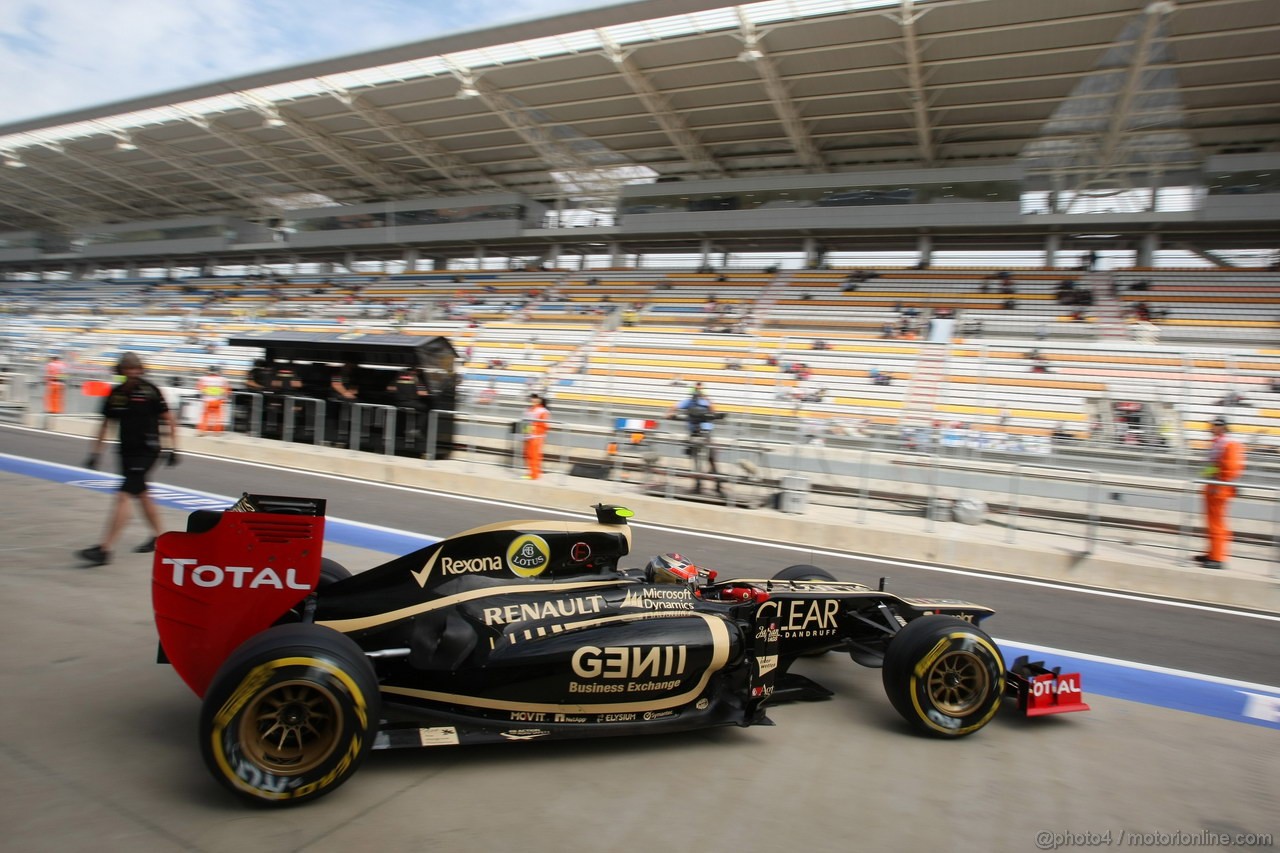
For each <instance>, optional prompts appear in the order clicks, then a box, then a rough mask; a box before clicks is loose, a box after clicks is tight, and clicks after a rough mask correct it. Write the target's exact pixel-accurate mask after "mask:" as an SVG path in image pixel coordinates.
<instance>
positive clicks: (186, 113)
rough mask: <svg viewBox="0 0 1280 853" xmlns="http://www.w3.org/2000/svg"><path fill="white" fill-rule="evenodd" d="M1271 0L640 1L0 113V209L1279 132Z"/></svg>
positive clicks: (534, 183) (1079, 173)
mask: <svg viewBox="0 0 1280 853" xmlns="http://www.w3.org/2000/svg"><path fill="white" fill-rule="evenodd" d="M1277 43H1280V2H1276V0H1176V2H1174V0H1155V2H1148V0H1069V2H1058V3H1050V2H1044V0H765V1H764V2H754V3H744V4H742V5H738V6H731V5H725V4H724V2H723V0H719V2H717V1H716V0H641V2H632V3H623V4H620V5H614V6H609V7H606V8H601V9H596V10H591V11H587V12H581V13H576V14H573V15H565V16H559V17H553V18H547V19H543V20H535V21H528V22H524V23H520V24H516V25H511V26H504V27H498V28H493V29H486V30H481V31H476V32H469V33H462V34H456V35H451V36H448V37H444V38H438V39H432V40H428V41H422V42H416V43H413V44H407V45H404V46H402V47H397V48H390V49H385V50H379V51H376V52H370V53H363V54H358V55H353V56H345V57H339V58H334V59H331V60H327V61H324V62H317V63H312V64H308V65H304V66H298V67H293V68H286V69H280V70H277V71H272V72H267V73H262V74H255V75H252V76H246V77H240V78H235V79H231V80H224V81H221V82H218V83H214V84H209V85H204V86H198V87H194V88H190V89H185V90H181V91H175V92H168V93H165V94H163V95H157V96H152V97H145V98H138V99H134V100H131V101H126V102H121V103H115V104H107V105H103V106H99V107H95V108H91V109H85V110H80V111H76V112H72V113H67V114H63V115H56V116H49V117H45V118H41V119H37V120H30V121H24V122H18V123H14V124H10V125H7V126H0V231H3V230H41V231H62V232H69V231H71V230H74V229H75V228H76V227H82V226H84V225H85V224H90V223H105V222H121V221H140V220H147V219H160V218H166V217H182V216H208V215H215V214H217V215H222V214H226V215H235V216H239V217H244V218H262V217H268V216H274V215H278V213H279V211H280V210H281V209H284V208H290V207H293V208H297V207H306V206H319V205H321V204H346V203H357V202H369V201H379V200H394V199H406V198H424V197H432V196H450V195H459V194H475V193H478V192H486V191H490V190H504V191H513V192H519V193H523V194H526V195H528V196H530V197H533V198H536V199H540V200H543V201H545V202H555V201H556V200H558V199H569V200H570V201H573V200H575V199H587V200H591V199H596V200H603V203H607V202H608V199H609V198H610V197H611V195H613V194H614V193H615V192H616V188H617V186H618V185H619V184H620V183H621V182H625V181H629V180H655V179H656V180H663V181H682V180H689V179H706V178H749V177H761V176H774V175H787V174H795V175H807V174H820V173H826V172H840V171H854V170H864V169H865V170H876V169H908V168H931V167H940V166H960V165H992V164H1005V163H1021V164H1022V165H1024V166H1026V167H1027V168H1028V169H1029V170H1030V171H1031V173H1032V174H1045V175H1054V176H1056V179H1057V180H1059V181H1067V182H1068V184H1069V185H1070V186H1071V187H1075V188H1080V189H1087V188H1090V187H1106V186H1112V185H1123V184H1124V183H1125V181H1126V180H1127V179H1128V178H1127V176H1129V175H1132V174H1134V173H1145V172H1150V171H1157V172H1161V173H1163V174H1166V175H1173V174H1177V173H1178V172H1180V171H1186V170H1191V171H1195V170H1198V169H1199V168H1200V166H1201V164H1202V163H1203V161H1204V160H1205V158H1206V157H1208V156H1210V155H1213V154H1221V153H1231V152H1276V151H1280V97H1277V91H1280V90H1278V88H1277V85H1278V83H1280V51H1277V50H1276V47H1275V46H1276V44H1277Z"/></svg>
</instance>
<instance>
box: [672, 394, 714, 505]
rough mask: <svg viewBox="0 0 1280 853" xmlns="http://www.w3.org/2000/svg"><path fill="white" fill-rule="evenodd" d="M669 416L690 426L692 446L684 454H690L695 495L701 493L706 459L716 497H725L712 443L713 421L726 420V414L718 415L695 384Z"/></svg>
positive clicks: (689, 445) (690, 443) (689, 444)
mask: <svg viewBox="0 0 1280 853" xmlns="http://www.w3.org/2000/svg"><path fill="white" fill-rule="evenodd" d="M667 416H668V417H672V418H676V419H677V420H683V421H685V423H686V425H687V426H688V429H689V443H688V445H687V446H686V447H685V454H686V455H688V457H689V459H690V464H691V465H692V466H693V470H694V473H695V478H694V483H693V493H694V494H701V493H702V480H703V478H702V477H701V476H698V475H700V474H701V472H702V471H701V469H702V460H704V459H705V460H706V469H707V472H708V473H710V474H711V475H712V477H711V479H712V482H714V483H715V486H716V494H718V495H720V496H721V497H724V484H723V483H721V481H720V472H719V471H718V470H717V469H716V451H715V447H714V446H712V443H711V428H712V425H713V422H714V421H718V420H720V419H721V418H723V417H724V414H723V413H721V412H717V411H716V410H715V408H714V407H713V406H712V405H711V401H710V400H709V399H707V396H706V394H704V393H703V391H702V383H700V382H699V383H695V384H694V386H693V389H692V391H690V393H689V396H688V397H687V398H685V399H684V400H681V401H680V402H679V403H676V404H675V405H674V406H672V407H671V409H670V410H669V411H668V412H667Z"/></svg>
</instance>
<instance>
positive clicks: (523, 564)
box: [507, 533, 551, 578]
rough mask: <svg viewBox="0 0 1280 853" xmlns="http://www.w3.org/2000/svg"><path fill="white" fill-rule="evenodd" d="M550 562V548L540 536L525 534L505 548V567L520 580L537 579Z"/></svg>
mask: <svg viewBox="0 0 1280 853" xmlns="http://www.w3.org/2000/svg"><path fill="white" fill-rule="evenodd" d="M550 562H551V547H550V546H549V545H547V540H545V539H543V538H542V537H541V536H534V535H533V534H532V533H526V534H525V535H523V536H518V537H516V539H515V540H514V541H513V542H512V543H511V544H510V545H509V546H507V565H508V566H510V567H511V571H513V572H515V573H516V574H517V575H519V576H520V577H522V578H532V577H537V576H538V575H540V574H542V572H543V571H544V570H545V569H546V568H547V565H548V564H549V563H550Z"/></svg>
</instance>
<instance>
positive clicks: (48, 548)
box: [0, 431, 1280, 853]
mask: <svg viewBox="0 0 1280 853" xmlns="http://www.w3.org/2000/svg"><path fill="white" fill-rule="evenodd" d="M26 435H28V436H30V438H31V440H30V443H27V439H22V440H21V444H22V446H21V447H19V446H18V444H19V442H17V441H12V440H10V439H15V438H17V435H16V434H15V433H12V432H9V431H6V435H5V438H6V443H5V450H6V451H7V452H10V453H20V454H22V455H26V456H30V457H32V458H43V459H49V460H51V461H58V462H63V463H68V464H78V463H79V462H81V461H82V460H83V454H84V448H85V443H84V442H83V441H77V440H72V439H66V438H61V437H51V436H43V435H31V434H26ZM158 474H159V476H158V478H157V479H158V480H160V481H163V482H169V483H173V484H174V485H180V486H185V487H189V488H195V489H200V490H202V491H208V492H215V493H221V494H226V495H234V494H238V493H239V492H240V491H242V490H246V489H248V490H256V491H261V492H269V493H278V494H279V493H283V494H289V493H292V492H298V493H307V494H316V495H318V496H325V497H328V498H329V499H330V500H331V501H333V502H334V503H331V505H330V509H331V513H332V514H333V515H335V516H342V517H347V518H355V519H358V520H364V521H369V522H372V523H376V524H381V525H386V526H390V527H403V528H408V529H417V530H420V531H422V532H430V533H446V534H447V533H451V532H454V531H456V530H459V529H463V528H465V527H470V526H473V525H475V524H479V523H483V522H485V521H489V520H498V519H503V518H515V517H522V516H524V517H537V516H538V515H540V514H539V513H536V512H531V511H527V510H517V511H514V512H513V511H512V510H511V509H509V508H502V507H491V506H489V505H486V504H470V503H464V504H460V505H457V506H455V505H454V502H452V501H449V500H447V499H444V498H440V497H423V498H421V499H417V498H413V497H411V496H407V495H406V493H405V492H403V491H396V492H391V493H388V491H387V490H385V489H379V488H378V487H376V486H369V485H365V484H350V485H349V486H346V487H344V488H342V489H341V490H339V489H337V488H335V486H334V482H333V481H332V480H328V479H317V478H314V477H305V476H302V475H293V474H290V473H288V472H283V471H279V470H266V469H262V468H248V467H245V466H239V465H233V464H229V463H227V462H225V461H209V460H203V459H200V458H197V457H195V456H194V455H192V456H189V457H188V458H186V459H184V461H183V463H182V464H181V465H180V466H179V467H178V468H174V469H162V470H161V471H159V472H158ZM339 491H341V492H342V494H337V493H338V492H339ZM110 500H111V497H110V495H109V494H106V493H102V492H94V491H89V490H85V489H78V488H75V487H70V486H66V485H63V484H59V483H53V482H47V481H40V480H34V479H31V478H24V477H21V476H18V475H13V474H0V502H2V505H3V507H4V512H3V514H2V517H3V519H4V521H3V526H2V528H0V529H2V530H3V534H2V536H0V548H3V552H4V554H5V560H4V563H3V566H2V567H0V601H3V602H4V604H3V619H0V639H3V642H0V678H2V679H3V681H2V682H0V684H3V689H4V697H5V701H4V702H3V703H0V826H3V827H4V832H3V834H2V836H0V838H2V840H0V849H3V850H14V851H21V853H28V851H31V853H36V851H59V853H63V851H68V850H72V851H80V850H95V851H116V850H121V851H123V850H128V851H140V853H149V851H172V850H197V851H209V852H210V853H222V851H227V853H232V851H235V853H257V851H264V853H265V851H322V853H327V851H344V853H345V851H350V850H365V849H370V850H379V851H422V850H436V849H439V850H447V851H450V853H469V851H477V853H479V852H480V851H506V850H519V851H521V853H544V851H545V853H553V851H554V853H561V851H565V853H577V851H582V853H607V852H608V851H619V853H622V851H627V853H630V851H635V850H652V849H661V850H664V851H671V852H672V853H683V852H684V851H690V853H692V851H698V853H718V852H719V851H733V853H745V851H757V850H759V851H764V850H777V849H793V850H798V851H805V853H827V851H831V853H836V851H840V853H845V851H848V850H851V849H891V850H895V851H923V850H936V849H948V850H960V851H969V850H973V851H988V850H999V851H1004V850H1008V851H1023V850H1028V851H1029V850H1035V849H1037V846H1038V845H1037V839H1038V837H1039V836H1040V835H1041V833H1050V834H1051V835H1050V838H1052V834H1053V833H1057V834H1058V835H1060V836H1065V835H1067V834H1071V833H1074V834H1077V835H1079V836H1080V837H1086V838H1087V837H1089V835H1088V834H1089V833H1093V834H1094V835H1095V836H1097V837H1101V836H1102V834H1103V833H1107V832H1110V833H1112V835H1113V836H1115V835H1116V834H1117V833H1123V832H1140V833H1149V832H1166V833H1171V832H1182V833H1189V834H1190V833H1196V832H1202V831H1205V830H1208V831H1212V832H1220V833H1229V832H1243V833H1250V832H1252V833H1266V832H1271V833H1275V834H1276V835H1277V837H1280V819H1278V818H1277V813H1276V810H1275V803H1276V802H1277V801H1280V777H1278V772H1277V763H1276V760H1275V758H1276V754H1277V740H1276V737H1277V733H1276V731H1275V730H1273V729H1267V728H1262V727H1257V726H1248V725H1242V724H1239V723H1233V722H1228V721H1226V720H1220V719H1214V718H1210V717H1203V716H1198V715H1194V714H1188V713H1182V712H1177V711H1172V710H1167V709H1162V708H1156V707H1151V706H1146V705H1139V704H1136V703H1131V702H1125V701H1121V700H1116V699H1109V698H1106V697H1094V696H1091V697H1089V700H1090V702H1091V703H1092V704H1093V707H1094V710H1093V711H1092V712H1090V713H1087V714H1074V715H1068V716H1064V717H1061V718H1049V719H1044V720H1038V721H1020V720H1018V719H1016V718H1015V716H1014V715H1013V714H1002V715H1001V716H1000V717H998V718H997V719H996V720H995V721H994V722H993V723H992V724H991V725H990V726H988V727H987V728H985V729H984V730H983V731H981V732H979V733H978V734H977V735H975V736H974V737H971V738H966V739H964V740H961V741H956V742H941V741H935V740H931V739H928V738H922V737H917V736H915V735H913V734H911V733H910V732H909V731H908V730H907V728H906V726H905V724H904V723H902V721H901V720H900V719H899V718H898V716H897V714H896V713H895V712H894V711H893V710H892V708H891V707H890V706H889V703H888V701H887V699H885V697H884V694H883V690H882V689H881V686H880V678H879V675H878V674H877V673H875V672H874V671H872V670H867V669H863V668H861V667H858V666H855V665H853V664H851V663H850V662H849V661H848V660H847V658H845V657H843V656H837V655H829V656H826V657H824V658H822V659H818V660H813V661H806V662H804V664H803V666H802V667H801V668H800V671H801V672H802V673H803V674H806V675H809V676H810V677H813V678H815V679H816V680H818V681H819V682H821V683H823V684H825V685H826V686H828V687H830V688H832V689H833V690H835V691H836V693H837V695H836V697H835V698H834V699H832V700H830V701H826V702H817V703H797V704H791V705H783V706H779V707H777V708H774V709H772V710H771V711H770V716H771V717H772V719H773V720H775V721H776V723H777V725H776V727H772V728H769V727H758V728H751V729H718V730H713V731H705V732H692V733H686V734H680V735H670V736H665V737H652V738H621V739H610V740H604V741H583V742H576V743H574V742H566V743H554V744H553V743H521V744H514V745H509V746H508V745H504V746H494V747H467V748H451V749H441V750H405V751H401V752H380V753H374V754H372V755H371V756H370V757H369V759H368V760H367V761H366V762H365V764H364V766H363V767H362V768H361V769H360V770H359V772H357V773H356V774H355V775H354V776H353V778H352V779H351V780H350V781H349V782H348V783H347V784H346V785H344V786H343V787H342V788H341V789H340V790H338V791H336V792H334V793H333V794H332V795H330V796H328V797H326V798H324V799H322V800H320V801H318V802H316V803H314V804H312V805H309V806H304V807H301V808H295V809H288V810H271V811H266V810H261V809H251V808H246V807H244V806H243V805H241V804H240V803H239V802H238V801H236V800H234V799H233V798H232V797H231V796H230V795H228V794H226V793H225V792H224V791H223V790H222V789H221V788H220V787H219V786H218V785H217V784H216V783H215V782H214V781H213V779H212V778H211V777H210V775H209V774H208V772H207V771H206V770H205V768H204V767H203V765H202V763H201V761H200V757H199V747H198V744H197V743H196V720H197V717H198V714H199V701H198V700H197V699H196V697H194V696H193V695H192V694H191V693H190V691H189V690H188V689H187V688H186V687H185V686H184V685H183V684H182V683H181V682H180V681H179V679H177V678H176V677H175V676H174V673H173V672H172V670H171V669H169V668H168V667H165V666H158V665H156V664H155V663H154V662H153V661H154V657H153V656H154V652H155V628H154V624H153V622H152V620H151V611H150V602H149V596H148V594H147V591H148V586H149V566H150V559H149V557H148V555H140V554H132V553H130V552H129V551H128V546H130V545H132V544H133V543H135V542H136V541H138V540H140V539H141V538H143V537H144V536H145V533H144V530H143V527H142V525H141V524H140V523H138V522H135V523H134V524H133V525H132V526H131V527H130V528H129V531H128V533H127V534H126V537H125V538H124V540H123V541H122V544H121V548H120V552H119V553H118V554H117V555H116V558H115V559H114V560H113V562H112V563H111V564H110V565H108V566H104V567H101V568H98V569H81V568H77V567H75V566H76V563H75V561H74V560H73V559H71V551H72V550H73V549H75V548H79V547H83V546H84V545H86V544H89V543H91V542H92V541H94V540H95V539H96V537H97V534H98V532H99V531H100V529H101V525H102V523H103V521H104V520H105V515H106V512H107V509H108V507H109V505H110ZM163 516H164V520H165V523H166V526H169V527H171V528H177V527H180V526H181V524H182V521H183V518H184V516H185V513H183V512H181V511H178V510H172V509H166V510H164V511H163ZM636 545H637V552H636V555H637V557H638V558H639V555H647V554H648V553H649V552H650V551H659V550H664V549H669V548H671V547H677V548H683V549H684V550H686V551H688V552H689V553H690V554H693V553H703V552H707V553H714V554H715V555H717V561H718V562H721V564H722V565H724V566H729V565H731V563H732V564H733V565H735V566H737V567H740V568H742V570H743V571H744V572H748V573H753V574H754V573H758V572H761V571H767V570H768V569H771V568H776V567H777V566H778V565H780V564H783V563H786V562H798V561H799V560H798V559H792V558H787V559H779V554H778V552H774V551H766V552H764V553H761V552H760V550H759V549H758V548H755V547H752V546H749V545H732V544H730V543H724V542H720V541H715V540H711V541H708V540H706V539H705V538H701V537H698V536H696V535H692V534H669V533H665V532H660V531H653V530H649V529H647V528H646V529H639V530H637V535H636ZM329 553H330V555H331V556H333V557H335V558H336V559H339V560H340V561H342V562H344V563H346V564H348V565H350V566H352V567H354V568H364V567H368V566H371V565H374V564H376V563H378V562H380V561H382V560H383V559H384V558H385V555H382V554H378V553H374V552H370V551H365V550H361V549H357V548H351V547H338V548H335V549H332V550H330V551H329ZM823 562H826V561H823ZM857 565H858V564H857V563H856V561H855V560H854V559H853V558H850V559H849V560H848V561H847V562H846V563H842V564H841V565H840V566H838V567H835V568H836V570H837V573H839V574H842V575H848V576H853V573H854V572H856V573H857V574H856V576H857V577H860V578H862V579H863V580H866V579H868V578H871V577H874V576H875V575H876V574H878V573H883V571H882V570H881V569H878V568H876V569H872V570H870V571H868V570H867V569H866V568H863V569H860V570H859V569H858V568H857ZM891 574H892V575H893V577H894V578H895V580H894V581H893V584H892V585H893V587H894V588H899V587H900V588H902V589H903V591H904V592H916V593H920V594H945V595H950V594H952V592H950V591H947V590H944V589H942V587H943V586H944V585H946V586H948V589H950V588H951V587H950V586H949V584H955V590H956V591H957V593H958V594H963V595H965V596H966V597H970V598H974V599H977V600H980V601H987V602H989V603H993V604H995V605H996V606H997V607H999V608H1000V610H1001V613H1000V614H999V615H998V616H997V617H993V620H992V622H994V620H995V619H997V618H1000V619H1003V618H1005V617H1006V615H1013V614H1016V613H1017V612H1018V611H1017V610H1016V607H1017V606H1019V602H1021V606H1032V605H1036V606H1043V605H1045V604H1046V599H1048V600H1049V603H1054V604H1056V605H1057V606H1059V607H1061V608H1064V609H1066V610H1067V612H1068V613H1069V614H1070V613H1072V612H1073V610H1072V608H1082V609H1084V610H1088V609H1089V608H1101V607H1107V608H1112V607H1114V608H1117V610H1116V612H1115V614H1114V618H1116V619H1122V618H1124V616H1125V614H1126V613H1127V612H1129V611H1131V610H1137V611H1145V610H1146V609H1147V608H1156V607H1159V605H1147V604H1142V603H1140V602H1133V601H1122V600H1107V599H1100V598H1097V597H1082V598H1080V600H1079V601H1076V600H1075V599H1074V598H1073V596H1079V595H1081V594H1079V593H1067V592H1062V593H1060V592H1058V591H1055V590H1051V589H1044V588H1035V590H1034V592H1031V593H1030V595H1027V594H1026V593H1027V590H1025V589H1018V590H1010V591H1009V592H1008V593H1007V594H1009V595H1015V596H1017V594H1018V593H1022V595H1021V596H1018V597H1016V598H1014V599H1011V600H1009V601H1007V602H1006V601H999V602H996V601H991V599H992V598H993V597H994V596H996V595H998V594H1001V593H1002V587H1000V586H999V585H998V584H997V583H995V582H989V581H985V580H979V579H974V578H967V577H966V578H958V577H953V576H947V575H935V574H932V573H928V572H920V573H918V574H917V573H914V572H913V573H908V572H905V571H901V570H894V571H892V572H891ZM899 577H900V578H901V581H900V582H899V580H898V578H899ZM975 582H976V583H977V585H975ZM1023 599H1029V600H1023ZM1166 610H1167V611H1168V612H1165V611H1166ZM1209 617H1213V619H1214V621H1213V622H1211V623H1209V624H1211V625H1220V629H1222V630H1226V629H1227V628H1234V626H1235V621H1232V620H1231V619H1229V618H1227V617H1224V616H1222V615H1221V614H1219V615H1216V616H1215V615H1214V614H1196V613H1187V612H1180V611H1178V610H1175V609H1169V608H1165V610H1155V611H1154V612H1153V613H1151V614H1149V615H1148V616H1147V617H1145V618H1146V619H1149V620H1151V621H1152V622H1153V623H1155V624H1154V625H1153V627H1152V628H1151V629H1149V630H1155V627H1156V626H1158V624H1159V622H1160V621H1161V619H1171V620H1187V619H1200V618H1209ZM1218 619H1224V620H1225V621H1223V622H1221V623H1218V622H1217V621H1216V620H1218ZM1236 619H1237V620H1238V621H1239V622H1242V623H1245V624H1247V623H1249V622H1252V621H1254V620H1248V619H1245V618H1243V617H1236ZM1098 621H1099V622H1100V623H1102V624H1107V623H1108V621H1109V620H1107V619H1100V620H1098ZM992 622H989V623H988V624H992ZM1063 622H1064V624H1067V625H1074V624H1076V617H1075V616H1072V617H1071V618H1064V620H1063ZM1267 624H1269V625H1274V623H1267ZM1014 627H1015V625H1013V624H1012V623H1011V624H1010V625H1008V626H1005V625H1002V626H1001V629H1000V630H999V631H998V633H1000V634H1008V635H1009V636H1010V637H1015V638H1016V639H1020V640H1024V641H1030V642H1037V641H1038V642H1043V643H1045V644H1046V645H1055V644H1056V645H1060V646H1062V647H1064V648H1077V646H1075V645H1070V644H1067V643H1058V642H1057V641H1056V639H1055V637H1056V636H1057V634H1055V631H1056V630H1059V629H1056V628H1053V626H1049V628H1047V629H1046V633H1043V634H1041V633H1035V634H1033V633H1031V632H1032V630H1033V629H1036V628H1037V627H1040V626H1039V625H1038V621H1037V620H1036V619H1035V618H1034V616H1033V617H1030V618H1027V620H1026V621H1025V622H1018V623H1016V627H1017V628H1018V630H1017V631H1016V632H1015V631H1014V630H1013V628H1014ZM1006 629H1007V630H1006ZM1235 633H1236V632H1235V631H1232V634H1233V635H1235ZM1062 636H1064V637H1065V638H1066V640H1067V641H1069V640H1070V638H1071V637H1072V636H1077V635H1076V634H1071V633H1064V634H1063V635H1062ZM1259 636H1264V637H1265V636H1266V635H1265V632H1264V634H1262V635H1259ZM1274 640H1275V635H1274V629H1272V633H1271V635H1270V637H1269V638H1267V639H1266V641H1265V642H1266V646H1265V647H1264V648H1265V649H1269V650H1272V651H1274V648H1275V642H1274ZM1148 642H1150V641H1148ZM1188 645H1189V646H1194V645H1196V644H1195V643H1190V642H1189V643H1188ZM1225 645H1227V646H1228V647H1231V646H1233V643H1231V642H1226V643H1225ZM1141 647H1142V646H1141V644H1139V646H1137V647H1136V648H1139V649H1140V648H1141ZM1100 648H1101V652H1102V653H1104V654H1109V655H1112V656H1116V657H1121V656H1128V655H1127V654H1121V650H1119V649H1116V648H1114V647H1100ZM1179 665H1180V666H1181V668H1184V669H1193V668H1196V667H1191V666H1188V665H1186V663H1185V661H1182V662H1179ZM1201 671H1205V670H1204V669H1203V668H1201ZM1218 674H1230V673H1218ZM1248 677H1249V679H1250V680H1254V681H1264V682H1268V683H1274V679H1268V678H1265V677H1261V676H1260V675H1259V673H1257V672H1250V673H1248ZM1086 689H1087V685H1086Z"/></svg>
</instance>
